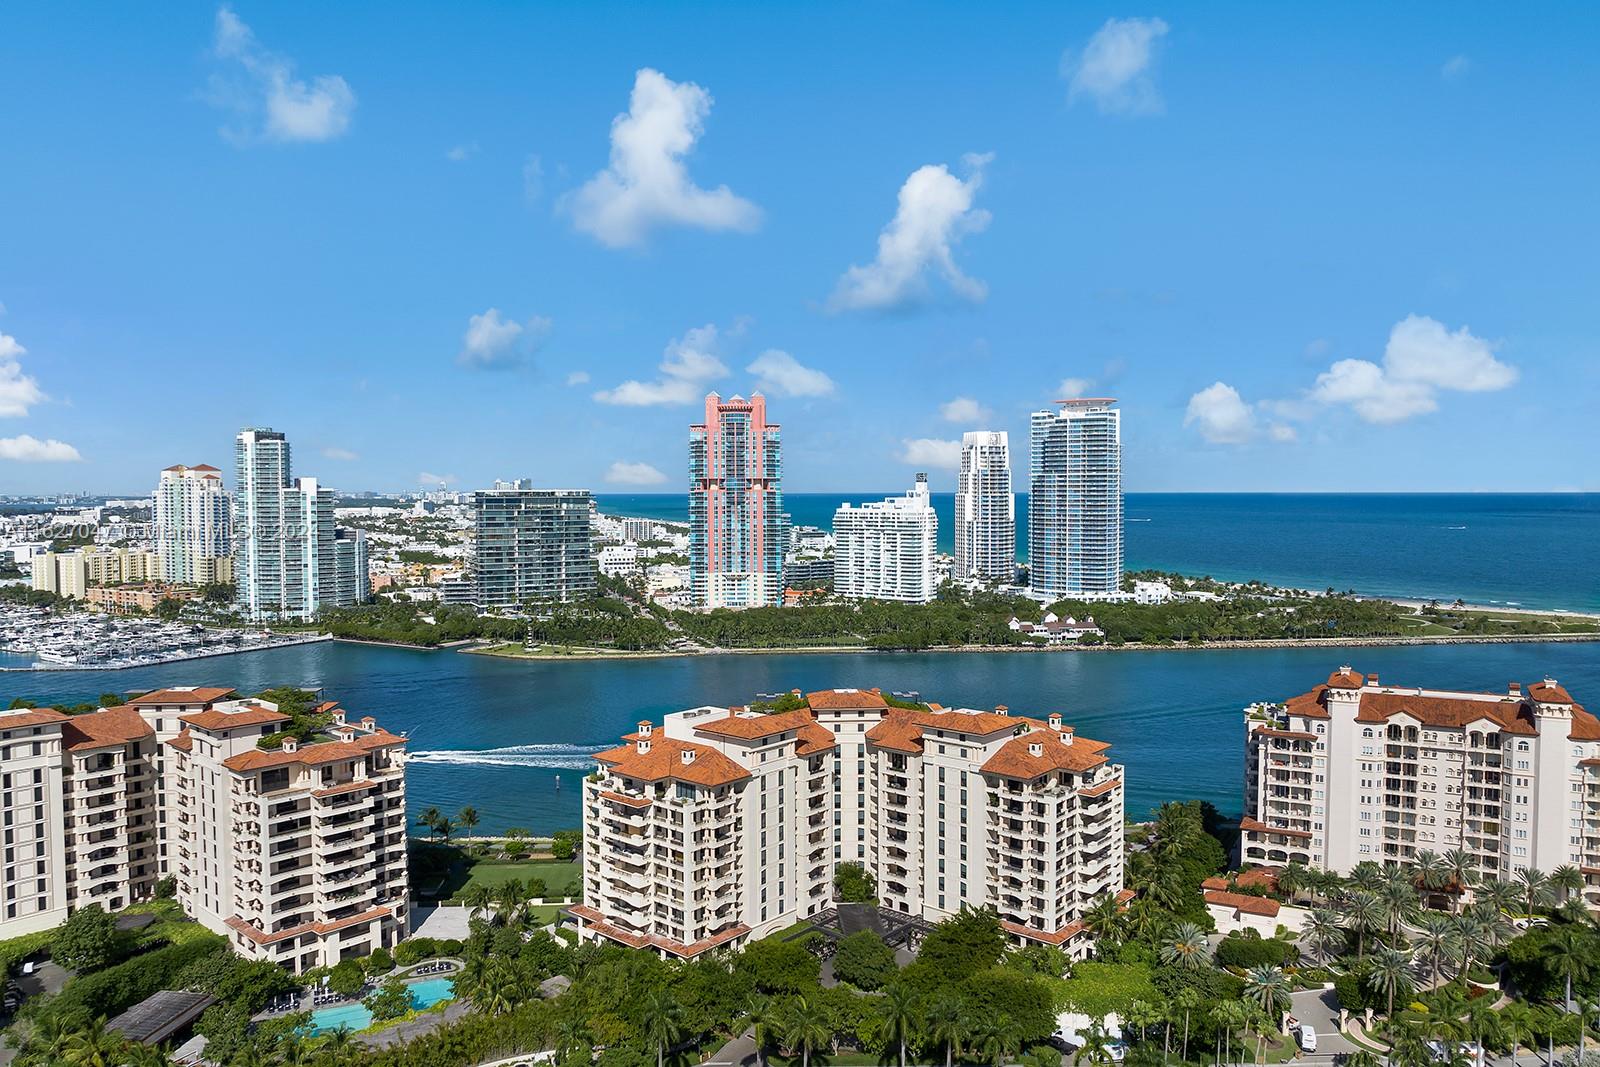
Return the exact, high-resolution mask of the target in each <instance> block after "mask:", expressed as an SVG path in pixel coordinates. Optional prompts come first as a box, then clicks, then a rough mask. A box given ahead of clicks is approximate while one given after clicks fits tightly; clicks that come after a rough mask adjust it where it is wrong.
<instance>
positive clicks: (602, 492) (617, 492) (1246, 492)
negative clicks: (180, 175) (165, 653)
mask: <svg viewBox="0 0 1600 1067" xmlns="http://www.w3.org/2000/svg"><path fill="white" fill-rule="evenodd" d="M539 488H541V489H576V490H583V489H586V488H587V487H585V486H566V485H555V484H552V485H543V486H539ZM440 491H441V490H439V489H422V488H415V489H334V490H333V493H334V495H336V496H345V497H349V496H355V495H357V494H366V495H368V496H376V497H385V496H421V495H424V494H427V493H437V492H440ZM442 491H443V492H447V493H473V492H478V491H479V490H478V489H475V488H474V489H457V488H449V489H445V490H442ZM587 491H588V492H589V494H590V495H591V496H659V497H676V496H686V495H687V494H688V492H689V490H688V489H687V488H685V489H682V490H673V491H661V490H656V491H643V490H638V489H627V488H625V487H617V488H606V489H588V490H587ZM228 492H229V493H232V492H233V490H231V489H230V490H228ZM904 492H905V490H904V489H789V490H785V491H784V495H786V496H841V495H846V494H848V495H852V496H855V495H860V494H866V493H888V494H897V493H904ZM932 492H933V494H934V495H936V496H937V495H944V496H953V495H954V494H955V490H954V489H935V490H932ZM1027 492H1028V489H1017V490H1014V491H1013V495H1016V496H1021V495H1025V494H1026V493H1027ZM152 493H153V491H147V492H143V493H138V492H133V493H76V494H72V493H63V492H58V493H48V492H46V493H36V494H31V496H30V495H28V494H22V493H9V494H6V496H7V497H10V498H11V499H13V500H16V499H37V498H39V497H47V496H77V497H79V498H83V499H93V498H96V497H105V498H106V499H108V500H126V499H132V498H136V497H142V496H151V495H152ZM1123 495H1124V496H1600V488H1595V489H1125V490H1123Z"/></svg>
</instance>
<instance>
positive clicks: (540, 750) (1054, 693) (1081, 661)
mask: <svg viewBox="0 0 1600 1067" xmlns="http://www.w3.org/2000/svg"><path fill="white" fill-rule="evenodd" d="M1344 663H1350V664H1352V665H1353V666H1355V667H1356V668H1357V669H1358V670H1362V671H1368V672H1376V673H1378V674H1380V675H1382V677H1383V678H1384V679H1385V680H1388V681H1392V682H1395V683H1402V684H1423V685H1428V686H1437V687H1442V688H1463V689H1486V690H1499V691H1503V687H1504V686H1505V684H1506V683H1507V682H1509V681H1511V680H1513V679H1515V680H1518V681H1522V682H1528V681H1533V680H1537V679H1539V678H1542V677H1545V676H1552V677H1555V678H1557V679H1559V680H1560V681H1561V682H1562V683H1563V684H1565V685H1566V686H1567V687H1568V688H1569V689H1570V691H1571V692H1572V693H1573V695H1574V696H1575V697H1576V698H1577V699H1578V700H1579V701H1580V702H1586V703H1587V704H1588V706H1589V707H1590V708H1600V644H1595V643H1575V644H1498V645H1423V646H1409V647H1387V648H1359V649H1341V648H1337V647H1326V648H1291V649H1230V650H1224V649H1216V650H1211V649H1208V650H1204V651H1189V650H1173V651H1149V652H1128V651H1121V652H1095V653H1070V652H1069V653H1057V654H1048V653H1043V654H1041V653H1032V654H1029V653H888V654H837V655H833V654H830V655H795V654H773V655H729V656H695V657H684V658H664V659H640V660H613V661H606V660H594V661H588V662H576V663H571V662H568V663H563V662H537V661H515V660H503V659H495V658H492V657H487V656H471V655H462V654H459V653H454V652H420V651H415V650H410V649H398V648H381V647H376V646H369V645H348V644H339V643H335V642H322V643H318V644H312V645H297V646H294V647H291V648H282V649H272V650H268V651H263V652H250V653H244V654H241V655H236V656H222V657H218V658H216V659H207V660H200V661H197V662H195V663H192V664H188V665H183V664H164V665H162V666H158V667H143V668H137V669H133V670H125V671H115V672H94V673H75V672H68V671H50V672H38V673H34V674H0V706H3V705H4V704H7V703H9V702H10V701H11V699H12V698H13V697H15V696H29V697H32V698H33V699H35V700H36V701H39V702H41V703H48V702H61V701H64V702H76V701H79V700H93V699H94V698H95V697H96V696H97V695H98V694H100V693H102V692H104V691H106V690H108V689H116V690H141V691H143V690H149V689H155V688H158V687H160V686H167V685H184V684H189V685H229V686H235V687H237V688H239V689H241V690H243V691H245V692H259V691H260V690H262V689H264V688H267V687H268V686H273V685H285V684H293V685H306V686H319V687H324V688H326V690H327V692H328V694H329V695H330V696H333V697H337V698H338V699H339V700H340V701H341V702H342V703H343V704H344V706H345V707H346V708H347V709H349V710H350V711H351V712H353V713H355V714H357V715H365V714H372V715H375V716H377V717H378V720H379V722H380V723H382V724H383V725H384V726H386V727H388V728H390V729H393V730H403V731H406V732H408V733H409V735H410V737H411V739H412V743H411V754H412V755H411V763H410V769H409V773H408V781H407V785H408V799H409V802H410V804H411V807H412V809H413V811H414V812H417V811H421V810H422V809H423V808H426V807H428V806H429V805H436V806H438V807H439V808H440V809H441V810H443V811H446V812H454V811H457V810H459V809H460V808H461V807H462V806H463V805H466V804H471V805H473V806H474V807H476V808H477V809H478V812H479V814H480V815H481V817H482V829H484V830H488V831H496V830H504V829H506V828H507V827H511V826H522V827H526V828H529V829H532V830H536V831H548V830H552V829H557V828H560V827H563V826H575V825H577V823H578V781H579V776H580V775H582V774H583V773H584V772H585V770H586V769H588V768H589V767H590V766H592V764H591V762H590V757H591V755H592V754H593V753H594V752H596V751H598V750H599V749H601V748H608V747H611V746H612V745H614V744H616V741H617V738H618V737H619V736H620V735H621V734H623V733H625V732H627V731H628V730H630V729H632V727H633V724H634V723H635V722H637V721H638V720H639V719H641V718H651V719H654V720H656V721H658V722H659V721H660V716H661V715H662V714H663V713H664V712H668V711H676V710H679V709H682V708H686V707H693V706H697V705H701V704H729V703H738V702H743V701H747V700H749V699H750V698H751V697H752V696H754V695H755V694H758V693H771V692H776V691H780V690H785V689H790V688H793V687H796V686H798V687H800V688H803V689H821V688H826V687H831V686H861V687H865V686H874V685H876V686H882V687H884V688H886V689H893V690H916V691H918V692H920V693H921V694H922V695H923V696H924V697H925V698H928V699H936V700H939V701H942V702H944V703H946V704H951V705H964V706H968V707H979V708H984V707H992V706H993V705H995V704H1006V705H1008V706H1009V707H1011V708H1012V709H1014V710H1015V711H1016V712H1017V713H1018V714H1027V715H1034V716H1042V715H1045V714H1048V713H1049V712H1052V711H1060V712H1062V713H1063V714H1064V715H1065V716H1066V719H1067V721H1068V722H1069V723H1072V724H1074V725H1075V726H1077V727H1078V729H1079V730H1081V731H1082V733H1083V734H1084V736H1086V737H1093V738H1098V739H1101V740H1105V741H1109V742H1111V743H1112V745H1113V746H1114V747H1113V749H1112V756H1113V758H1114V759H1116V760H1117V761H1119V762H1121V763H1122V764H1124V765H1125V766H1126V767H1127V774H1128V779H1127V781H1128V789H1127V796H1128V810H1129V813H1130V815H1133V816H1135V817H1140V816H1143V815H1144V814H1145V813H1147V812H1148V811H1149V810H1150V809H1151V808H1152V807H1153V806H1155V805H1156V804H1158V803H1160V802H1161V801H1163V800H1168V799H1182V798H1191V797H1195V798H1202V799H1205V800H1209V801H1211V802H1213V803H1215V804H1216V805H1217V806H1218V807H1219V808H1221V809H1222V810H1223V811H1225V812H1234V813H1237V812H1238V811H1239V809H1240V803H1241V801H1240V792H1241V781H1242V775H1243V766H1244V757H1243V740H1242V739H1243V727H1242V725H1241V714H1240V712H1241V709H1242V708H1243V707H1244V706H1245V705H1247V704H1249V703H1251V702H1252V701H1256V700H1263V699H1282V698H1284V697H1287V696H1290V695H1293V694H1297V693H1302V692H1305V691H1306V690H1308V689H1310V688H1311V687H1312V686H1314V685H1316V684H1318V683H1320V682H1322V681H1324V680H1325V679H1326V678H1327V677H1328V674H1329V673H1330V672H1331V671H1333V670H1334V669H1335V668H1337V667H1339V666H1340V665H1341V664H1344Z"/></svg>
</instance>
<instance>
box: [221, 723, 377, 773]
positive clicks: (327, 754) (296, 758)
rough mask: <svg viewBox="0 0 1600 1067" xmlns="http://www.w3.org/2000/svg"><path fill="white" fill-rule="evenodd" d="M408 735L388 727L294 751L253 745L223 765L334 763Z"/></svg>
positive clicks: (230, 767) (236, 767) (250, 767)
mask: <svg viewBox="0 0 1600 1067" xmlns="http://www.w3.org/2000/svg"><path fill="white" fill-rule="evenodd" d="M405 743H406V739H405V738H403V737H400V736H398V735H396V734H391V733H390V732H389V731H387V730H379V731H378V732H377V733H374V734H356V736H355V737H354V738H353V739H351V740H349V741H324V742H322V743H321V744H316V745H302V746H300V747H299V748H297V749H296V750H295V751H293V752H285V751H283V750H282V749H265V748H254V749H251V750H250V751H248V752H241V753H239V754H238V755H236V756H230V757H228V758H227V759H225V760H223V761H222V765H223V766H224V767H226V768H228V770H230V771H240V772H248V771H264V770H270V769H271V768H274V767H289V766H293V765H294V764H296V763H300V764H304V765H306V766H308V767H315V766H316V765H318V764H320V763H334V762H337V761H338V760H342V759H354V758H355V757H356V756H360V755H363V754H365V753H367V752H372V751H375V750H377V749H380V748H389V747H391V746H394V745H403V744H405Z"/></svg>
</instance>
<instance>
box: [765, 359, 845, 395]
mask: <svg viewBox="0 0 1600 1067" xmlns="http://www.w3.org/2000/svg"><path fill="white" fill-rule="evenodd" d="M745 370H747V371H749V372H750V373H751V374H754V375H755V376H756V380H757V384H758V385H759V386H760V388H761V389H762V390H763V391H765V392H768V393H776V394H778V395H779V396H828V395H829V394H831V393H832V392H833V379H832V378H830V377H828V376H827V375H826V374H824V373H822V372H821V371H819V370H815V369H813V368H811V367H805V366H802V365H801V364H800V361H799V360H797V359H795V358H794V357H793V356H791V355H790V354H789V353H787V352H785V351H783V350H782V349H778V348H769V349H767V350H766V351H765V352H763V353H761V354H760V355H759V356H757V357H756V358H755V362H753V363H751V364H750V365H749V366H748V367H746V368H745Z"/></svg>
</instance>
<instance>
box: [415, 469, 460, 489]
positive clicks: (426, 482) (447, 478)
mask: <svg viewBox="0 0 1600 1067" xmlns="http://www.w3.org/2000/svg"><path fill="white" fill-rule="evenodd" d="M455 483H456V476H455V475H454V474H432V473H430V472H428V471H423V472H422V473H421V474H418V475H417V484H418V485H420V486H422V487H423V488H425V489H437V488H439V487H440V486H448V485H454V484H455Z"/></svg>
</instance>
